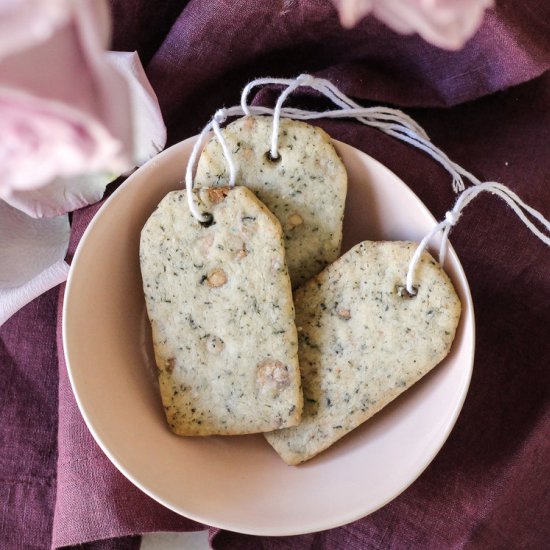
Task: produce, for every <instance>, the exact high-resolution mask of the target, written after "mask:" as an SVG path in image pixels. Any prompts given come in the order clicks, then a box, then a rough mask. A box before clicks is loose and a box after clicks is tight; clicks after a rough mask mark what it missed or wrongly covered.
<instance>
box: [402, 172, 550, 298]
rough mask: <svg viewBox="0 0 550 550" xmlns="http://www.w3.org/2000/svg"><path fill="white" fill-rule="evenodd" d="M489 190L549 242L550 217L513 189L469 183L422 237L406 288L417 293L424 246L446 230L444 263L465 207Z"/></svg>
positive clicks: (441, 257) (441, 259) (442, 247)
mask: <svg viewBox="0 0 550 550" xmlns="http://www.w3.org/2000/svg"><path fill="white" fill-rule="evenodd" d="M484 192H488V193H491V194H493V195H496V196H497V197H500V198H501V199H502V200H504V201H505V202H506V203H507V204H508V206H510V208H512V210H513V211H514V212H515V213H516V215H517V216H518V217H519V219H520V220H521V221H522V222H523V223H524V224H525V225H526V226H527V228H528V229H529V230H530V231H531V232H532V233H533V234H534V235H535V236H536V237H538V238H539V239H540V240H541V241H542V242H543V243H545V244H546V245H548V246H550V221H548V220H547V219H546V218H545V217H544V216H543V215H542V214H541V213H540V212H539V211H537V210H535V209H534V208H532V207H531V206H529V205H528V204H525V203H524V202H523V200H521V199H520V197H519V196H518V195H516V193H514V192H513V191H512V190H511V189H509V188H508V187H506V186H505V185H502V184H501V183H497V182H494V181H490V182H485V183H480V184H479V185H476V186H475V187H469V188H468V189H466V190H465V191H463V192H462V193H461V194H460V195H459V197H458V199H457V201H456V202H455V205H454V207H453V208H452V210H449V211H448V212H447V213H446V214H445V219H444V220H442V221H441V222H439V223H438V224H437V225H436V226H435V227H434V228H433V229H432V230H431V231H430V232H429V233H428V234H427V235H426V236H425V237H424V238H423V239H422V240H421V241H420V244H419V245H418V247H417V248H416V250H415V251H414V254H413V256H412V258H411V261H410V263H409V269H408V271H407V281H406V289H407V292H408V293H409V295H410V296H414V295H415V294H416V288H415V286H414V274H415V270H416V267H417V265H418V262H419V261H420V257H421V256H422V253H423V252H424V250H426V248H427V246H428V244H429V242H430V241H431V239H432V238H433V237H434V236H435V235H437V234H438V233H439V232H440V231H442V232H443V236H442V238H441V245H440V247H439V263H440V264H441V265H443V263H444V262H445V254H446V251H447V243H448V238H449V233H450V231H451V229H452V228H453V227H454V226H455V225H456V224H457V223H458V221H459V219H460V216H461V215H462V211H463V210H464V208H466V206H468V204H470V202H472V201H473V200H474V199H475V198H476V197H477V196H478V195H480V194H481V193H484ZM526 213H527V214H529V215H530V216H532V217H533V218H534V219H536V220H537V221H538V222H540V223H541V224H542V226H543V227H544V228H545V231H546V233H547V234H545V233H544V232H543V231H541V230H540V229H539V228H538V227H537V226H536V225H535V224H534V223H533V222H532V221H531V220H530V219H529V218H528V217H527V215H526Z"/></svg>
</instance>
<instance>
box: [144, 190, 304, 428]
mask: <svg viewBox="0 0 550 550" xmlns="http://www.w3.org/2000/svg"><path fill="white" fill-rule="evenodd" d="M195 195H196V200H199V202H200V203H202V204H200V208H201V209H202V210H203V211H206V212H210V213H212V215H213V220H214V223H212V224H211V225H209V226H208V227H205V226H203V225H201V224H200V223H199V222H198V221H197V220H196V219H195V218H194V217H193V216H192V215H191V213H190V211H189V208H188V204H187V196H186V192H185V191H174V192H172V193H169V194H168V195H167V196H166V197H165V198H164V199H163V200H162V201H161V203H160V204H159V206H158V207H157V209H156V210H155V212H154V213H153V214H152V215H151V217H150V218H149V220H148V221H147V223H146V224H145V226H144V228H143V230H142V233H141V243H140V262H141V272H142V278H143V288H144V292H145V301H146V306H147V312H148V315H149V319H150V321H151V325H152V330H153V342H154V348H155V357H156V362H157V367H158V369H159V383H160V391H161V397H162V402H163V405H164V409H165V412H166V418H167V420H168V424H169V425H170V428H171V429H172V431H174V432H175V433H177V434H180V435H210V434H225V435H231V434H243V433H254V432H262V431H266V430H274V429H277V428H281V427H286V426H293V425H296V424H297V423H298V422H299V420H300V415H301V411H302V392H301V389H300V374H299V367H298V357H297V335H296V325H295V324H294V306H293V302H292V293H291V287H290V280H289V277H288V271H287V268H286V265H285V261H284V243H283V238H282V231H281V227H280V224H279V222H278V221H277V220H276V218H275V217H274V216H273V215H272V214H271V213H270V212H269V211H268V210H267V208H266V207H265V206H264V205H263V204H262V203H261V202H260V201H259V200H258V199H257V198H256V197H255V196H254V194H253V193H252V192H251V191H250V190H248V189H246V188H244V187H236V188H234V189H232V190H230V189H228V188H216V189H200V190H199V191H195Z"/></svg>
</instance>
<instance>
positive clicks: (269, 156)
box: [264, 151, 282, 164]
mask: <svg viewBox="0 0 550 550" xmlns="http://www.w3.org/2000/svg"><path fill="white" fill-rule="evenodd" d="M264 157H265V158H266V160H268V161H269V162H272V163H273V164H277V163H278V162H281V159H282V157H281V155H280V154H278V155H277V156H276V157H274V156H273V155H272V154H271V151H266V153H265V155H264Z"/></svg>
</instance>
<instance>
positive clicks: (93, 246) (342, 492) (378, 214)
mask: <svg viewBox="0 0 550 550" xmlns="http://www.w3.org/2000/svg"><path fill="white" fill-rule="evenodd" d="M192 146H193V140H188V141H185V142H183V143H180V144H178V145H176V146H174V147H172V148H171V149H168V150H167V151H165V152H163V153H161V154H160V155H159V156H158V157H156V158H155V159H154V161H152V162H150V163H148V164H147V165H146V166H144V167H143V168H141V169H139V170H138V171H137V172H135V173H134V174H133V175H132V176H131V177H130V178H129V179H128V180H127V181H126V182H125V183H124V184H123V185H122V186H121V187H120V189H118V190H117V191H116V192H115V193H114V194H113V195H112V196H111V197H110V198H109V200H108V201H107V202H106V204H105V205H104V206H103V207H102V208H101V210H100V211H99V212H98V214H97V215H96V216H95V218H94V219H93V220H92V222H91V224H90V226H89V227H88V229H87V231H86V233H85V235H84V236H83V238H82V240H81V241H80V246H79V249H78V251H77V253H76V255H75V257H74V260H73V262H72V267H71V273H70V275H69V280H68V283H67V289H66V293H65V301H64V304H65V305H64V312H63V343H64V345H63V347H64V350H65V355H66V358H67V366H68V369H69V377H70V379H71V383H72V386H73V389H74V392H75V396H76V400H77V402H78V405H79V407H80V410H81V412H82V414H83V417H84V420H85V421H86V423H87V425H88V427H89V428H90V430H91V432H92V434H93V436H94V438H95V439H96V441H97V442H98V444H99V445H100V447H101V448H102V449H103V451H104V452H105V453H106V454H107V456H109V458H110V459H111V460H112V461H113V463H114V464H115V465H116V467H117V468H118V469H119V470H120V471H121V472H122V473H123V474H124V475H125V476H127V477H128V478H129V479H130V480H131V481H132V482H133V483H135V484H136V485H137V486H138V487H139V488H141V490H143V491H145V492H146V493H147V494H148V495H149V496H151V497H152V498H154V499H156V500H157V501H159V502H160V503H161V504H163V505H164V506H167V507H168V508H170V509H172V510H174V511H176V512H178V513H180V514H183V515H185V516H187V517H190V518H192V519H195V520H198V521H200V522H203V523H205V524H209V525H215V526H217V527H223V528H226V529H229V530H232V531H240V532H245V533H252V534H257V535H291V534H296V533H304V532H310V531H318V530H322V529H329V528H331V527H335V526H337V525H343V524H345V523H349V522H350V521H353V520H355V519H358V518H360V517H362V516H365V515H367V514H369V513H371V512H373V511H374V510H376V509H377V508H379V507H380V506H383V505H384V504H386V503H387V502H388V501H390V500H391V499H392V498H394V497H396V496H397V495H398V494H399V493H401V492H402V491H403V490H404V489H405V488H407V487H408V486H409V485H410V484H411V483H412V482H413V481H414V480H415V479H416V478H417V477H418V476H419V475H420V474H421V473H422V471H423V470H424V468H426V466H427V465H428V464H429V463H430V462H431V460H432V459H433V458H434V456H435V455H436V453H437V452H438V451H439V449H440V448H441V446H442V445H443V443H444V442H445V440H446V439H447V436H448V435H449V432H450V431H451V429H452V427H453V425H454V423H455V421H456V419H457V416H458V414H459V412H460V409H461V407H462V403H463V401H464V397H465V396H466V392H467V390H468V384H469V381H470V375H471V372H472V361H473V354H474V317H473V310H472V302H471V297H470V293H469V290H468V284H467V281H466V278H465V275H464V272H463V270H462V268H461V266H460V263H459V261H458V258H457V256H456V254H455V253H454V252H452V251H451V252H450V254H449V255H448V257H447V262H446V264H445V269H446V271H447V273H448V274H449V275H450V277H451V280H452V281H453V283H454V286H455V288H456V289H457V292H458V294H459V296H460V299H461V301H462V304H463V314H462V317H461V320H460V324H459V327H458V331H457V336H456V338H455V341H454V344H453V347H452V350H451V353H450V354H449V355H448V356H447V357H446V358H445V359H444V361H443V362H442V363H441V364H440V365H439V366H438V368H437V369H434V370H433V371H432V372H431V373H430V374H428V375H427V376H425V377H424V378H423V379H422V380H421V381H420V382H419V383H418V384H415V385H414V387H412V388H411V389H410V390H409V391H407V392H405V393H404V394H403V395H402V396H400V397H399V398H398V399H396V400H395V401H394V402H393V403H391V404H390V405H388V406H387V407H386V408H385V409H384V410H383V411H381V412H379V413H378V414H377V415H376V416H374V417H373V418H372V419H371V420H369V421H368V422H366V423H365V424H364V425H363V426H360V427H359V428H357V429H356V430H354V431H353V432H352V433H351V434H349V435H348V436H347V437H346V438H344V439H343V440H342V441H341V442H340V443H339V444H338V445H334V446H333V447H331V448H330V449H328V450H327V451H326V452H324V453H322V454H320V455H319V456H317V457H315V458H314V459H312V460H310V461H308V462H306V463H305V464H303V465H302V466H300V467H297V468H295V467H289V466H287V465H286V464H285V463H284V462H283V461H282V460H281V459H280V457H279V456H277V453H275V452H274V451H273V449H272V448H271V447H270V446H269V444H268V443H267V442H266V441H265V438H264V437H263V435H260V434H256V435H248V436H235V437H219V436H213V437H176V436H174V434H172V433H171V432H170V430H169V429H168V427H167V425H166V419H165V416H164V411H163V409H162V406H161V403H160V399H159V395H158V388H157V387H156V385H155V384H156V374H154V371H155V369H156V366H155V360H154V355H153V347H152V343H151V340H150V327H149V322H148V320H147V317H146V314H145V302H144V297H143V289H142V281H141V274H140V268H139V239H140V231H141V229H142V227H143V225H144V224H145V222H146V221H147V219H148V218H149V216H150V215H151V213H152V212H153V210H154V209H155V207H156V205H157V204H158V203H159V201H160V200H161V199H162V197H164V195H166V193H167V192H169V191H173V190H176V189H180V188H181V184H180V183H179V182H180V181H181V178H182V174H183V173H184V171H185V164H186V162H187V159H188V157H189V154H190V152H191V148H192ZM336 147H337V149H338V152H339V154H340V155H341V157H342V159H343V161H344V163H345V164H346V168H347V170H348V175H349V196H348V200H347V203H346V218H345V222H344V245H343V249H344V250H347V249H348V248H350V247H351V246H352V245H354V244H356V243H358V242H360V241H363V240H365V239H371V240H419V239H420V238H422V236H423V235H424V234H425V233H426V232H427V231H429V230H430V228H431V227H432V226H433V224H434V222H435V220H434V218H433V217H432V216H431V215H430V213H429V212H428V211H427V210H426V208H425V207H424V206H423V205H422V203H421V202H420V201H419V200H418V199H417V198H416V197H415V195H414V194H413V193H412V192H411V191H410V189H409V188H408V187H407V186H406V185H405V184H404V183H403V182H402V181H400V180H399V179H398V178H397V177H396V176H395V175H394V174H393V173H392V172H390V171H389V170H388V169H387V168H385V167H384V166H382V165H381V164H379V163H378V162H376V161H375V160H373V159H372V158H370V157H369V156H367V155H365V154H363V153H361V152H359V151H357V150H355V149H353V148H352V147H349V146H347V145H344V144H341V143H336ZM442 185H443V183H442ZM438 245H439V243H438V239H437V238H436V239H434V243H433V246H434V248H435V249H436V247H437V246H438Z"/></svg>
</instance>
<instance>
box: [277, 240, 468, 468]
mask: <svg viewBox="0 0 550 550" xmlns="http://www.w3.org/2000/svg"><path fill="white" fill-rule="evenodd" d="M416 247H417V245H416V244H414V243H408V242H369V241H365V242H363V243H360V244H358V245H357V246H355V247H354V248H352V249H351V250H350V251H349V252H347V253H346V254H345V255H344V256H342V257H341V258H340V259H339V260H338V261H337V262H335V263H334V264H332V265H330V266H329V267H327V268H326V269H325V270H324V271H323V272H322V273H320V274H319V275H318V276H317V277H314V278H313V279H312V280H310V281H308V282H307V283H306V284H305V285H304V286H303V287H301V288H299V289H298V290H297V291H296V293H295V295H294V302H295V307H296V324H297V326H298V336H299V358H300V368H301V371H302V385H303V390H304V412H303V416H302V422H301V423H300V425H299V426H297V427H294V428H289V429H285V430H280V431H277V432H272V433H270V434H266V438H267V440H268V442H269V443H270V444H271V445H272V446H273V447H274V448H275V450H276V451H277V452H278V453H279V454H280V455H281V457H282V458H283V460H284V461H285V462H287V463H288V464H299V463H301V462H304V461H305V460H308V459H310V458H312V457H313V456H315V455H316V454H318V453H320V452H321V451H322V450H324V449H326V448H327V447H329V446H330V445H332V444H333V443H334V442H335V441H337V440H338V439H340V438H341V437H342V436H344V435H345V434H347V433H348V432H350V431H351V430H353V429H354V428H356V427H357V426H359V425H360V424H361V423H363V422H364V421H365V420H367V419H369V418H370V417H371V416H372V415H374V414H375V413H376V412H378V411H379V410H380V409H382V408H383V407H384V406H386V405H387V404H388V403H389V402H390V401H392V400H393V399H395V398H396V397H397V396H398V395H399V394H400V393H402V392H403V391H405V390H406V389H407V388H409V387H410V386H412V385H413V384H414V383H415V382H416V381H417V380H419V379H420V378H421V377H422V376H424V375H425V374H426V373H427V372H428V371H430V369H432V368H433V367H435V366H436V365H437V364H438V363H439V362H440V361H441V360H442V359H443V358H444V357H445V356H446V355H447V353H448V352H449V350H450V348H451V344H452V342H453V339H454V335H455V331H456V327H457V325H458V321H459V318H460V311H461V305H460V300H459V298H458V296H457V294H456V292H455V290H454V287H453V285H452V283H451V281H450V280H449V277H448V276H447V275H446V274H445V272H444V271H443V269H442V268H441V266H440V265H439V264H438V263H437V262H436V261H435V260H434V259H433V258H432V257H431V256H430V255H429V254H428V253H427V252H425V253H424V254H423V255H422V256H421V260H420V263H419V264H418V267H417V270H416V279H417V281H418V285H417V288H418V293H417V294H416V295H415V296H413V297H410V296H409V295H408V294H407V293H406V291H405V289H404V286H403V285H404V278H405V275H406V273H407V268H408V265H409V261H410V259H411V256H412V254H413V253H414V250H415V249H416Z"/></svg>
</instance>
